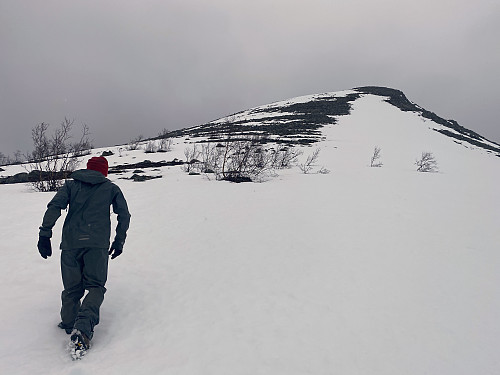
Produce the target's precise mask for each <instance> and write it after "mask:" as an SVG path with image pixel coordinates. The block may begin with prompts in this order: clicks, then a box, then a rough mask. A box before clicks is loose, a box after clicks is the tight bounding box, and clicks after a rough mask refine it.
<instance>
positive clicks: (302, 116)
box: [169, 86, 500, 156]
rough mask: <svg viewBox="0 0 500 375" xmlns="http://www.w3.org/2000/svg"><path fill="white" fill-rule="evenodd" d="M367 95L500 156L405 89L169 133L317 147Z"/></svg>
mask: <svg viewBox="0 0 500 375" xmlns="http://www.w3.org/2000/svg"><path fill="white" fill-rule="evenodd" d="M362 95H375V96H380V97H385V98H386V99H385V101H386V102H387V103H390V104H391V105H393V106H395V107H397V108H399V109H400V110H401V111H403V112H415V113H417V114H419V115H420V116H421V117H422V118H424V119H428V120H430V121H432V122H434V123H436V124H437V125H441V126H442V127H444V128H441V129H439V128H434V129H433V130H434V131H437V132H439V133H441V134H443V135H444V136H447V137H450V138H452V139H453V140H454V141H456V142H466V143H468V144H470V145H472V146H475V147H479V148H482V149H484V150H486V151H488V152H493V153H495V154H496V155H497V156H500V145H499V144H497V143H495V142H492V141H490V140H488V139H486V138H485V137H483V136H481V135H480V134H478V133H477V132H475V131H472V130H470V129H467V128H465V127H463V126H461V125H460V124H459V123H458V122H457V121H455V120H447V119H444V118H442V117H440V116H438V115H437V114H436V113H434V112H431V111H429V110H427V109H425V108H423V107H421V106H419V105H417V104H415V103H413V102H412V101H410V100H409V99H408V98H407V97H406V95H405V94H404V93H403V91H401V90H398V89H394V88H389V87H382V86H362V87H357V88H353V89H351V90H346V91H338V92H329V93H323V94H313V95H305V96H299V97H295V98H290V99H287V100H283V101H278V102H273V103H270V104H266V105H261V106H257V107H254V108H251V109H247V110H243V111H240V112H237V113H234V114H232V115H229V116H225V117H222V118H220V119H217V120H214V121H210V122H208V123H205V124H202V125H197V126H193V127H189V128H185V129H180V130H176V131H173V132H171V133H169V135H170V136H173V137H181V136H188V137H192V138H195V139H198V141H197V142H217V141H222V140H225V139H228V138H229V139H231V138H241V137H250V136H256V135H258V136H261V137H263V138H264V141H263V142H266V141H267V140H269V141H273V142H278V143H288V144H303V145H311V144H313V143H316V142H319V141H321V140H322V139H324V137H323V134H322V132H321V129H322V128H323V127H324V126H327V125H335V124H337V123H338V119H339V118H340V117H341V116H347V115H350V114H351V109H352V103H354V102H355V101H356V100H357V99H359V98H360V97H361V96H362Z"/></svg>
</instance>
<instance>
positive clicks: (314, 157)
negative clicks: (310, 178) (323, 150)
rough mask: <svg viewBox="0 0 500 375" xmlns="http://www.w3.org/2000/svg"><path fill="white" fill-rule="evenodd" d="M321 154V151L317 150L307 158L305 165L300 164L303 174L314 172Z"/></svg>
mask: <svg viewBox="0 0 500 375" xmlns="http://www.w3.org/2000/svg"><path fill="white" fill-rule="evenodd" d="M319 152H320V149H319V148H317V149H316V150H314V152H313V153H312V154H311V155H309V156H308V157H307V159H306V160H305V161H304V162H303V163H301V164H299V169H300V170H301V171H302V173H304V174H307V173H310V172H311V171H312V169H313V168H314V164H315V163H316V162H317V161H318V157H319Z"/></svg>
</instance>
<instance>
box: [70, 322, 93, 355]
mask: <svg viewBox="0 0 500 375" xmlns="http://www.w3.org/2000/svg"><path fill="white" fill-rule="evenodd" d="M89 349H90V339H89V338H88V337H87V335H85V333H83V332H80V331H79V330H77V329H74V330H73V332H71V339H70V342H69V350H70V354H71V358H73V360H78V359H82V357H83V356H84V355H85V354H86V353H87V350H89Z"/></svg>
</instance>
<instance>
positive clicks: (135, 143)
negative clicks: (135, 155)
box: [127, 135, 144, 151]
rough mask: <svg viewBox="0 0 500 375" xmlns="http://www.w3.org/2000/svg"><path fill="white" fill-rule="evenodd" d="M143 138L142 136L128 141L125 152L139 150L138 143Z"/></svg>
mask: <svg viewBox="0 0 500 375" xmlns="http://www.w3.org/2000/svg"><path fill="white" fill-rule="evenodd" d="M143 139H144V137H143V136H142V135H139V136H138V137H137V138H135V139H132V140H130V142H129V143H128V145H127V150H128V151H134V150H138V149H140V148H141V147H140V143H141V142H142V140H143Z"/></svg>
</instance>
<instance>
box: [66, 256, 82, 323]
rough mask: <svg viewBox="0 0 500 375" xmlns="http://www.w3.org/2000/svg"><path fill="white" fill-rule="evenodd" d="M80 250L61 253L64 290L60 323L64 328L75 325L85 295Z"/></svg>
mask: <svg viewBox="0 0 500 375" xmlns="http://www.w3.org/2000/svg"><path fill="white" fill-rule="evenodd" d="M80 250H81V249H76V250H63V251H61V276H62V281H63V286H64V290H63V292H62V293H61V302H62V304H61V323H62V326H63V327H64V328H68V329H69V328H71V327H73V325H74V323H75V319H76V316H77V314H78V310H79V309H80V299H81V298H82V297H83V294H84V293H85V289H84V287H83V263H82V260H81V259H80V257H79V256H80V255H81V251H80Z"/></svg>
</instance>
